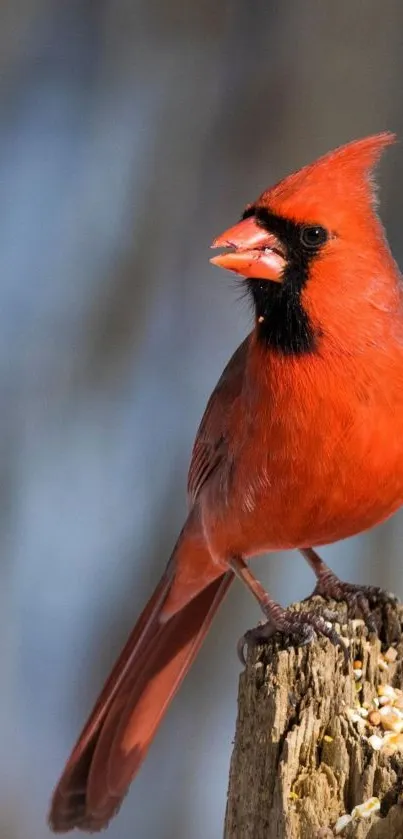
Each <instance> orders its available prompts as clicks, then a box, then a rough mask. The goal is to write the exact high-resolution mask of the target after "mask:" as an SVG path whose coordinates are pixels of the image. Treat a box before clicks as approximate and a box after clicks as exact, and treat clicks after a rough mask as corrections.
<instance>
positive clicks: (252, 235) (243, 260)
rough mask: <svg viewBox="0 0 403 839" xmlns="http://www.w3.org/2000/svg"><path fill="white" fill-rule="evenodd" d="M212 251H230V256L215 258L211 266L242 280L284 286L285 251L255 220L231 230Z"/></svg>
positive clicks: (249, 219) (228, 254)
mask: <svg viewBox="0 0 403 839" xmlns="http://www.w3.org/2000/svg"><path fill="white" fill-rule="evenodd" d="M211 247H212V248H231V249H232V250H230V251H228V252H227V253H221V254H219V256H213V258H212V259H210V262H212V263H213V265H218V266H219V267H220V268H227V269H228V270H229V271H235V273H236V274H241V275H242V276H243V277H252V278H255V279H263V280H272V281H274V282H276V283H281V281H282V278H283V270H284V267H285V264H286V257H285V253H284V248H283V246H282V244H281V242H279V240H278V239H277V237H276V236H274V235H273V234H272V233H268V231H267V230H264V229H263V228H262V227H259V225H258V224H256V221H255V219H254V218H253V217H250V218H247V219H244V220H243V221H240V222H239V223H238V224H236V225H235V226H234V227H230V228H229V230H226V231H225V233H223V234H222V235H221V236H219V237H218V238H217V239H214V242H213V244H212V245H211Z"/></svg>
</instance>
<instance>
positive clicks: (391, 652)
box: [383, 647, 397, 664]
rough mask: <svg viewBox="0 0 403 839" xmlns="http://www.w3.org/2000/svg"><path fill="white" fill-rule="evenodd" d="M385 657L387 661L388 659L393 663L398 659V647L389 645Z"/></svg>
mask: <svg viewBox="0 0 403 839" xmlns="http://www.w3.org/2000/svg"><path fill="white" fill-rule="evenodd" d="M383 657H384V659H385V661H387V662H388V663H389V664H393V663H394V662H395V661H396V659H397V650H396V648H395V647H389V649H388V650H386V653H384V654H383Z"/></svg>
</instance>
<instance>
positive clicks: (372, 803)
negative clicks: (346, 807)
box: [351, 796, 381, 819]
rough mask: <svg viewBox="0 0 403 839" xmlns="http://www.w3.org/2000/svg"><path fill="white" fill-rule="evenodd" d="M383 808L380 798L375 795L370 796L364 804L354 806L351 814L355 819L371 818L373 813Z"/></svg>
mask: <svg viewBox="0 0 403 839" xmlns="http://www.w3.org/2000/svg"><path fill="white" fill-rule="evenodd" d="M380 809H381V802H380V801H379V798H376V797H375V796H374V797H373V798H368V801H364V803H363V804H358V805H357V807H354V810H353V811H352V813H351V815H352V817H353V819H369V817H370V816H372V814H373V813H377V812H378V811H379V810H380Z"/></svg>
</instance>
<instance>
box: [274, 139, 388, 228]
mask: <svg viewBox="0 0 403 839" xmlns="http://www.w3.org/2000/svg"><path fill="white" fill-rule="evenodd" d="M395 139H396V138H395V135H394V134H392V133H390V132H388V131H385V132H383V133H381V134H375V135H373V136H371V137H365V138H364V139H362V140H354V141H353V142H351V143H347V144H346V145H344V146H340V147H339V148H337V149H335V150H334V151H331V152H329V153H328V154H325V155H324V156H323V157H320V158H319V160H316V161H315V162H314V163H311V164H309V165H308V166H305V167H304V168H303V169H300V170H299V171H298V172H294V173H293V174H292V175H289V176H288V177H286V178H284V180H282V181H280V182H279V183H277V184H276V185H275V186H273V187H271V188H270V189H268V190H266V191H265V192H264V193H263V194H262V195H261V196H260V199H259V201H258V203H259V204H263V205H264V206H268V207H269V208H270V210H272V211H273V212H275V213H278V214H279V215H285V216H288V217H294V218H296V219H297V220H299V219H301V220H302V221H306V220H311V221H315V220H317V219H320V220H321V222H322V223H324V222H326V219H324V218H323V211H324V207H327V208H328V213H329V224H330V226H332V224H336V225H337V219H338V215H339V213H341V212H343V213H344V215H345V213H346V206H347V207H348V203H349V202H348V198H349V196H350V195H351V197H352V199H353V200H354V211H355V212H357V211H358V209H359V208H360V207H361V209H362V210H363V211H365V212H368V210H372V207H373V203H374V184H373V181H372V177H371V176H372V170H373V168H374V166H375V165H376V163H377V162H378V160H379V158H380V156H381V154H382V152H383V150H384V149H385V148H386V147H387V146H389V145H391V144H392V143H394V142H395Z"/></svg>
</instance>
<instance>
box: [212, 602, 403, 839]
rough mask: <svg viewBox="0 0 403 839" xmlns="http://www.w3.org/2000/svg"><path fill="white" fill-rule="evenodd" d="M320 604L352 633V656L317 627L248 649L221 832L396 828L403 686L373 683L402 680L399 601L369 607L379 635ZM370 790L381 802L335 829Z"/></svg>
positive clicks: (391, 835) (326, 838)
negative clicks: (314, 636) (297, 637)
mask: <svg viewBox="0 0 403 839" xmlns="http://www.w3.org/2000/svg"><path fill="white" fill-rule="evenodd" d="M319 606H321V607H322V608H323V601H322V600H321V599H320V598H312V600H311V601H309V603H304V604H295V605H294V606H293V608H294V609H297V610H300V609H302V608H304V609H314V610H317V609H318V608H319ZM326 606H327V608H330V609H334V610H335V611H337V613H338V615H340V625H341V627H339V626H338V625H337V624H336V629H337V630H339V628H340V634H341V635H342V636H343V637H347V638H348V644H349V652H350V661H349V663H348V665H346V664H345V661H344V657H343V653H342V652H341V651H340V648H335V647H333V646H332V645H331V644H330V642H329V641H328V640H327V639H324V638H319V639H318V640H317V641H316V642H315V643H314V644H312V645H310V646H308V647H303V648H293V647H289V648H286V647H285V645H284V642H282V641H281V639H280V640H276V639H274V640H272V641H270V642H269V643H268V644H267V645H265V646H264V647H258V648H255V649H252V650H251V651H249V653H248V661H247V666H246V669H245V671H244V672H243V673H242V674H241V677H240V685H239V704H238V719H237V724H236V735H235V743H234V749H233V754H232V758H231V768H230V779H229V790H228V802H227V811H226V818H225V832H224V836H225V839H333V837H334V836H336V835H337V836H339V835H340V836H341V838H342V839H403V797H402V798H401V795H402V793H403V734H402V735H400V734H399V733H396V732H397V730H398V729H399V728H403V711H402V725H401V726H400V723H399V715H400V709H399V706H401V708H403V694H402V695H400V694H399V693H398V694H397V698H396V694H395V697H393V695H392V694H391V688H387V689H386V695H388V694H391V696H392V698H390V699H387V698H386V697H385V698H382V697H381V696H380V693H381V692H382V690H385V688H382V687H381V686H385V685H389V686H393V687H394V688H395V689H398V690H399V689H400V690H403V640H402V621H403V608H402V607H400V606H398V607H396V608H394V607H392V606H389V605H388V606H386V607H384V609H383V611H382V612H381V611H380V610H378V611H375V612H374V614H375V617H376V620H377V625H378V628H379V637H371V636H369V633H368V630H367V628H366V627H365V626H364V624H363V621H359V620H355V621H349V622H348V623H347V624H346V621H345V606H344V605H343V604H337V603H331V604H326ZM385 656H386V658H385ZM360 663H361V665H360ZM378 703H380V704H379V709H378V707H377V706H378ZM383 703H385V704H383ZM392 705H393V707H394V708H395V709H396V710H394V711H393V713H392V716H391V715H390V711H391V709H392ZM385 707H386V709H387V710H385V711H384V710H383V708H385ZM388 709H389V713H388ZM379 712H380V715H379ZM379 716H380V717H381V724H379ZM387 717H388V719H386V718H387ZM372 721H374V723H373V722H372ZM376 722H378V725H376ZM387 724H389V725H393V731H390V732H389V733H387V732H386V725H387ZM374 735H376V736H377V737H378V735H379V739H380V740H381V745H380V743H379V739H378V740H374ZM377 749H379V750H377ZM373 796H376V797H377V798H378V799H379V802H380V809H378V810H377V811H376V812H374V811H373V812H372V815H371V816H366V817H362V816H360V815H359V814H358V815H356V814H354V817H353V819H352V821H350V822H349V823H348V824H347V825H346V827H344V828H342V829H341V830H340V828H341V824H340V823H339V824H338V825H337V828H336V830H337V831H340V832H337V833H336V832H335V826H336V824H337V822H338V819H339V818H340V816H341V815H342V814H347V816H348V815H351V813H352V811H353V809H354V808H355V807H356V806H357V805H362V804H363V803H365V802H367V801H368V799H370V798H371V797H373ZM373 806H374V808H375V809H376V808H379V804H378V803H377V802H374V804H373ZM369 809H370V808H369ZM346 820H347V819H345V820H344V821H346Z"/></svg>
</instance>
